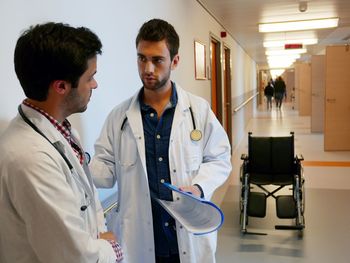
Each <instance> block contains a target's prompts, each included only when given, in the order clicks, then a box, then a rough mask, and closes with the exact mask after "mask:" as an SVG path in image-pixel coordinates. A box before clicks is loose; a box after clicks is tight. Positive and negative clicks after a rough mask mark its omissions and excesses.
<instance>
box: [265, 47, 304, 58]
mask: <svg viewBox="0 0 350 263" xmlns="http://www.w3.org/2000/svg"><path fill="white" fill-rule="evenodd" d="M302 53H306V48H299V49H285V50H267V51H266V52H265V54H266V55H267V56H275V55H290V54H302Z"/></svg>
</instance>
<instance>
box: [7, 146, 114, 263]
mask: <svg viewBox="0 0 350 263" xmlns="http://www.w3.org/2000/svg"><path fill="white" fill-rule="evenodd" d="M55 154H56V157H57V153H55V152H52V153H51V154H49V153H48V152H35V153H33V154H31V155H28V154H26V156H25V157H24V158H22V159H23V161H22V160H21V162H20V165H18V164H17V165H14V164H12V165H11V168H9V169H10V170H9V173H10V174H11V175H12V176H11V180H9V193H10V195H11V200H13V205H14V206H15V208H16V211H17V212H18V214H19V216H20V217H21V218H22V220H23V222H24V224H25V227H26V234H25V235H26V236H27V238H28V241H29V243H30V244H31V247H32V248H33V249H34V251H35V253H36V255H37V257H38V258H39V260H40V262H47V263H61V262H79V263H90V262H91V263H96V262H100V263H111V262H115V260H116V256H115V254H114V251H113V249H112V247H111V245H110V244H109V243H108V242H107V241H105V240H102V239H97V237H92V236H91V234H90V233H89V232H87V231H86V230H85V229H86V228H85V227H84V220H83V218H82V217H81V215H80V213H81V211H80V205H81V204H80V200H77V199H79V198H77V196H76V195H75V194H74V193H73V190H72V188H71V187H70V185H69V184H68V183H67V180H66V175H65V174H64V166H63V165H64V164H62V163H60V162H59V161H58V160H57V159H56V160H55V159H54V158H53V157H52V156H55ZM62 162H63V161H62ZM68 172H69V173H70V171H68ZM68 176H69V175H68ZM17 249H20V248H17Z"/></svg>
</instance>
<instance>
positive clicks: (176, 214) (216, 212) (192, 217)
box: [157, 183, 224, 235]
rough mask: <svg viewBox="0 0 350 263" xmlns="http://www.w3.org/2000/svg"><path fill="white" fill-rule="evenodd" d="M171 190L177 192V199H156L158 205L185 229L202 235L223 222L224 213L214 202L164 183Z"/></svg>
mask: <svg viewBox="0 0 350 263" xmlns="http://www.w3.org/2000/svg"><path fill="white" fill-rule="evenodd" d="M164 185H165V186H166V187H168V188H170V189H171V190H172V191H175V192H177V193H179V194H180V195H177V197H179V199H178V200H175V201H165V200H160V199H157V201H158V202H159V203H160V205H161V206H162V207H163V208H164V209H165V210H166V211H167V212H168V213H169V214H170V215H171V216H172V217H173V218H174V219H175V220H177V221H178V222H179V223H180V224H181V225H182V226H183V227H185V229H186V230H187V231H189V232H191V233H193V234H195V235H203V234H207V233H210V232H213V231H216V230H218V229H219V228H220V227H221V226H222V224H223V222H224V214H223V212H222V211H221V210H220V208H219V207H217V206H216V205H215V204H214V203H212V202H210V201H207V200H205V199H203V198H199V197H196V196H194V195H192V194H191V193H187V192H184V191H180V190H179V188H177V187H176V186H174V185H171V184H168V183H164Z"/></svg>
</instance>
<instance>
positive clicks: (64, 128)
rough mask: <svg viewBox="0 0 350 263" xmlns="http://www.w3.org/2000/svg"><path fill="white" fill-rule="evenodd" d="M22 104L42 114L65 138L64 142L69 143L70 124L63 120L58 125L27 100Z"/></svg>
mask: <svg viewBox="0 0 350 263" xmlns="http://www.w3.org/2000/svg"><path fill="white" fill-rule="evenodd" d="M22 103H23V105H26V106H28V107H30V108H32V109H34V110H36V111H37V112H39V113H40V114H42V115H43V116H44V117H45V118H47V119H48V120H49V121H50V123H51V124H52V125H53V126H54V127H55V128H56V129H57V130H58V131H59V132H60V133H61V134H62V135H63V137H64V138H66V140H67V141H68V142H70V141H71V136H72V125H71V124H70V122H69V121H68V120H67V119H65V120H64V121H63V122H62V123H60V122H59V121H57V120H56V119H55V118H54V117H52V116H51V115H50V114H48V113H47V112H45V111H44V110H43V109H40V108H38V107H37V106H35V105H33V104H31V103H30V102H29V101H28V100H26V99H25V100H24V101H23V102H22Z"/></svg>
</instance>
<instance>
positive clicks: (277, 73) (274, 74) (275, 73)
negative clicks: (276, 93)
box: [270, 69, 285, 79]
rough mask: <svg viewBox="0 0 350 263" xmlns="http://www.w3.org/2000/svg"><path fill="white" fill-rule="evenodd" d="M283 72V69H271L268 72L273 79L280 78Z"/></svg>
mask: <svg viewBox="0 0 350 263" xmlns="http://www.w3.org/2000/svg"><path fill="white" fill-rule="evenodd" d="M284 71H285V70H284V69H272V70H270V75H271V77H272V78H274V79H275V78H276V77H278V76H281V75H282V74H283V72H284Z"/></svg>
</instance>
